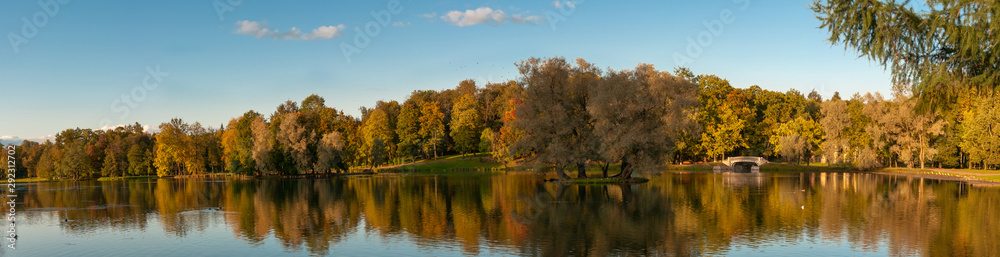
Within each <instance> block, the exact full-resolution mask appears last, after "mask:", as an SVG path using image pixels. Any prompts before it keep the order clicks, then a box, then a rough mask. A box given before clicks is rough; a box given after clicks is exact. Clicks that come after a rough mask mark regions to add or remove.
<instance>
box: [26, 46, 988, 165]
mask: <svg viewBox="0 0 1000 257" xmlns="http://www.w3.org/2000/svg"><path fill="white" fill-rule="evenodd" d="M517 67H518V69H519V72H520V73H521V75H522V76H521V78H520V79H519V80H516V81H507V82H503V83H487V84H486V85H483V86H479V85H476V82H475V81H473V80H465V81H462V82H460V83H459V84H458V86H456V87H455V88H452V89H446V90H441V91H435V90H418V91H414V92H413V93H412V94H410V96H409V97H408V98H407V99H406V100H405V101H403V102H402V103H400V102H397V101H378V102H376V103H375V106H374V107H371V108H368V107H361V108H360V112H361V116H360V117H355V116H351V115H348V114H345V113H344V112H343V111H342V110H337V109H335V108H332V107H329V106H327V105H326V103H325V100H324V99H323V98H322V97H320V96H318V95H315V94H314V95H310V96H309V97H307V98H305V99H304V100H302V101H301V102H294V101H290V100H289V101H286V102H284V103H282V104H280V105H278V106H277V107H276V108H275V110H274V112H273V113H271V114H270V115H267V116H266V117H265V115H264V114H261V113H258V112H255V111H248V112H246V113H244V114H243V115H241V116H238V117H235V118H233V119H232V120H230V121H229V123H228V124H225V125H220V126H219V128H217V129H216V128H211V127H205V126H203V125H201V124H200V123H198V122H194V123H188V122H185V121H183V120H181V119H173V120H171V121H169V122H165V123H162V124H160V125H159V129H160V131H159V132H157V133H149V132H146V131H143V128H142V127H141V126H140V125H139V124H134V125H129V126H122V127H117V128H114V129H109V130H92V129H80V128H76V129H67V130H64V131H62V132H60V133H59V134H57V135H56V136H55V140H54V141H46V142H43V143H37V142H33V141H24V142H22V143H21V144H20V145H19V146H17V147H18V150H17V152H18V153H19V155H20V157H19V158H20V160H21V161H20V162H19V163H18V172H19V174H18V175H19V176H20V177H41V178H70V179H86V178H94V177H102V176H103V177H120V176H142V175H156V176H177V175H195V174H210V173H219V172H230V173H235V174H243V175H289V174H316V173H332V172H345V171H348V170H351V169H376V168H378V167H380V166H382V165H386V164H402V163H408V162H413V161H416V160H421V159H435V158H437V157H439V156H442V155H451V154H468V153H490V154H491V156H492V157H493V159H494V161H496V162H499V163H500V164H502V165H503V166H505V167H507V166H509V165H512V164H514V163H515V162H520V163H522V164H523V163H534V164H537V165H540V166H544V167H550V168H552V169H553V170H554V171H555V172H556V174H557V175H558V176H559V177H560V178H568V177H569V176H568V175H567V174H566V173H565V171H567V170H574V169H575V170H576V171H577V176H578V177H586V173H585V171H586V169H587V168H588V167H592V166H598V167H600V169H602V170H603V176H605V177H607V176H609V175H608V170H609V169H610V167H611V166H612V165H614V166H616V167H618V169H617V170H618V171H619V173H618V174H617V175H614V176H621V177H630V176H631V174H632V172H634V171H637V170H654V169H657V168H659V167H660V166H662V165H664V164H668V163H682V162H696V161H715V160H720V159H721V158H725V157H727V156H736V155H741V156H764V157H768V158H770V159H772V160H784V161H789V162H807V163H808V162H817V161H822V162H827V163H831V164H833V165H840V166H845V167H854V168H858V169H862V170H867V169H873V168H876V167H882V166H907V167H918V166H919V167H925V166H926V165H928V164H930V165H932V166H938V167H953V168H983V169H994V168H996V167H998V165H1000V135H998V134H997V133H998V129H997V128H1000V121H998V120H997V119H996V118H995V117H998V115H1000V97H998V96H997V95H996V94H994V93H992V91H985V90H984V91H979V90H978V89H976V88H969V89H966V90H964V91H962V92H961V94H959V96H958V97H957V99H958V100H956V101H954V102H949V103H948V104H947V105H946V106H944V107H943V108H939V110H935V111H919V110H918V108H916V107H917V105H916V104H917V101H915V99H914V98H913V97H911V96H910V95H909V94H906V93H905V91H906V90H905V89H902V87H897V88H896V90H894V92H895V93H893V95H892V98H890V99H886V98H884V97H883V96H881V95H880V94H878V93H866V94H864V95H862V94H854V95H853V96H851V97H850V98H842V97H841V96H840V95H839V93H835V94H834V95H833V96H832V97H831V98H829V99H823V98H822V96H820V94H819V93H817V92H816V91H815V90H814V91H812V92H810V93H809V94H807V95H804V94H802V93H801V92H799V91H797V90H795V89H791V90H788V91H786V92H777V91H770V90H765V89H762V88H761V87H759V86H756V85H754V86H751V87H749V88H735V87H733V86H732V85H730V83H729V81H727V80H726V79H724V78H721V77H719V76H716V75H709V74H703V75H694V73H692V72H691V71H690V70H688V69H686V68H676V69H675V70H674V71H673V72H672V73H671V72H666V71H660V70H657V69H656V68H655V67H653V66H652V65H650V64H639V65H637V66H636V67H635V68H633V69H625V70H613V69H610V68H609V69H600V68H597V66H596V65H594V64H592V63H589V62H587V61H585V60H583V59H577V60H576V61H575V62H570V61H567V60H566V59H564V58H562V57H553V58H546V59H539V58H531V59H528V60H524V61H521V62H520V63H518V64H517Z"/></svg>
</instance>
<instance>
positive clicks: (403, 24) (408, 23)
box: [392, 21, 410, 27]
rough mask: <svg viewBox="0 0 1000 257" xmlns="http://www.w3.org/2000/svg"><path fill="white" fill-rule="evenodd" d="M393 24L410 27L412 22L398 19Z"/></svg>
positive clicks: (394, 25)
mask: <svg viewBox="0 0 1000 257" xmlns="http://www.w3.org/2000/svg"><path fill="white" fill-rule="evenodd" d="M392 26H393V27H409V26H410V22H402V21H397V22H393V23H392Z"/></svg>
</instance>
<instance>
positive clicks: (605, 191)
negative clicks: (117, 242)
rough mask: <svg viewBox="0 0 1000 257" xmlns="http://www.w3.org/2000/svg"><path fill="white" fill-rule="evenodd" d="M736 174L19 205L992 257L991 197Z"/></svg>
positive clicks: (102, 213)
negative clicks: (834, 243) (844, 245)
mask: <svg viewBox="0 0 1000 257" xmlns="http://www.w3.org/2000/svg"><path fill="white" fill-rule="evenodd" d="M737 175H741V176H730V175H720V174H700V175H664V176H658V177H655V178H654V179H653V180H652V181H650V182H649V183H645V184H641V185H628V186H620V185H605V186H596V185H562V184H557V183H544V182H541V181H540V179H539V178H537V177H535V176H534V175H532V174H512V175H497V176H478V175H468V176H465V175H455V176H412V175H390V176H372V177H356V178H349V179H313V180H310V179H300V180H230V181H225V182H198V181H194V180H169V179H161V180H156V181H113V182H58V183H41V184H32V185H29V186H28V189H29V190H30V191H29V192H28V193H27V194H22V196H21V197H22V199H23V200H24V201H25V206H28V208H29V209H31V208H39V207H45V208H40V209H36V210H35V211H29V212H26V213H25V215H27V219H28V220H31V219H32V216H36V217H43V216H46V215H56V216H57V218H58V219H59V220H63V219H69V220H73V222H64V223H61V225H60V226H61V227H62V229H63V231H65V232H66V233H88V232H93V231H95V230H96V229H106V228H111V229H121V230H127V229H135V228H140V229H145V228H146V227H147V222H148V221H149V220H150V219H151V218H156V219H157V220H159V222H160V224H161V225H162V226H163V228H164V230H165V232H166V233H168V234H170V235H173V236H178V237H185V236H187V233H188V232H190V231H192V230H194V231H201V230H204V229H206V228H207V227H211V226H212V225H220V224H224V225H225V226H226V227H228V228H229V229H231V230H232V231H233V233H234V236H235V237H237V238H240V239H241V240H246V241H247V242H249V243H251V244H261V243H263V240H265V239H267V238H269V237H274V238H276V239H277V240H278V241H279V242H280V243H281V244H282V246H283V247H285V248H286V249H289V250H292V251H297V250H305V251H308V252H310V253H313V254H327V253H330V251H331V249H330V248H335V247H336V245H337V244H338V243H339V242H341V241H343V240H344V239H346V238H347V237H349V236H352V235H354V234H355V233H356V232H357V230H360V229H364V230H366V231H368V232H369V234H374V235H378V236H382V237H399V236H402V237H405V238H408V239H409V240H412V241H413V242H415V243H416V244H417V245H418V247H427V246H438V247H441V246H445V247H455V248H456V249H461V250H462V251H463V253H466V254H477V253H480V252H481V251H482V247H491V248H494V249H499V250H501V251H506V252H512V253H517V254H522V255H542V256H561V255H566V254H571V255H577V256H604V255H691V254H699V253H707V254H725V253H727V251H729V250H730V249H733V247H734V246H740V245H760V244H774V243H778V242H800V241H801V240H810V241H823V240H840V239H845V240H846V241H847V242H849V243H850V244H851V246H853V247H856V248H861V249H869V250H874V249H877V248H879V247H882V246H886V247H888V251H889V253H890V254H892V255H912V254H925V255H975V256H997V255H1000V248H998V247H1000V243H996V242H995V240H994V239H996V238H1000V232H998V231H1000V230H996V229H994V228H997V227H1000V224H998V223H1000V221H998V220H997V219H996V217H1000V213H998V212H1000V192H998V190H997V189H994V188H985V189H984V188H970V187H968V186H967V185H964V184H959V183H953V182H940V181H932V180H923V179H918V178H909V177H891V176H878V175H871V174H860V173H846V174H838V173H806V174H789V175H758V176H742V175H746V174H737ZM149 182H155V183H149ZM54 189H59V190H54ZM220 207H221V209H218V208H220ZM151 214H152V215H151ZM362 224H364V225H363V226H362Z"/></svg>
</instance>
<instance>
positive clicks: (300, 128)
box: [277, 106, 316, 173]
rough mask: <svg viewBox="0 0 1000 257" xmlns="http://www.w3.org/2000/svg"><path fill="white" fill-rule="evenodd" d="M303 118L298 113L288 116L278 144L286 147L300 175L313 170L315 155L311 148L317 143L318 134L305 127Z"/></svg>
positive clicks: (283, 120) (282, 126)
mask: <svg viewBox="0 0 1000 257" xmlns="http://www.w3.org/2000/svg"><path fill="white" fill-rule="evenodd" d="M303 107H304V106H303ZM303 109H305V108H303ZM301 118H302V116H301V115H299V114H298V113H291V114H286V115H285V116H284V117H283V118H282V121H281V127H280V130H279V131H278V136H277V139H278V142H279V143H280V144H282V145H284V146H285V147H286V148H285V151H287V153H288V154H289V155H290V156H292V159H293V160H294V161H295V169H296V171H298V172H299V173H302V172H306V171H309V170H310V169H312V167H313V162H314V154H313V152H312V149H310V148H309V147H310V145H312V144H313V143H314V142H315V141H316V132H314V131H313V130H312V129H310V128H308V127H307V126H305V125H304V124H303V120H301ZM314 172H315V171H314Z"/></svg>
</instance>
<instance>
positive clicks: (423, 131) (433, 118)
mask: <svg viewBox="0 0 1000 257" xmlns="http://www.w3.org/2000/svg"><path fill="white" fill-rule="evenodd" d="M444 116H445V115H444V112H442V111H441V108H440V107H439V106H438V103H437V102H434V101H427V102H423V103H422V104H421V106H420V117H419V121H420V131H419V132H418V134H419V135H420V137H421V138H422V139H423V140H421V141H423V145H421V148H422V149H423V150H424V153H427V152H431V153H433V156H434V159H437V157H438V146H441V145H442V144H443V143H444V141H445V136H446V135H447V133H446V131H445V121H444V118H445V117H444Z"/></svg>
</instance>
